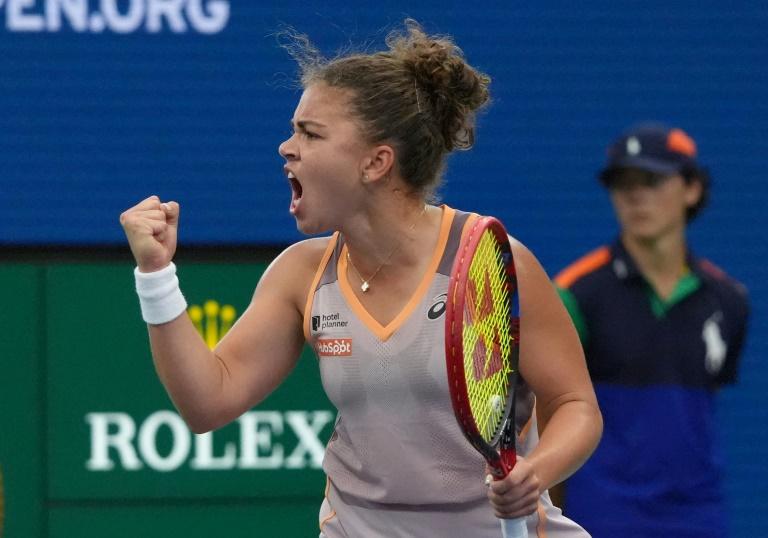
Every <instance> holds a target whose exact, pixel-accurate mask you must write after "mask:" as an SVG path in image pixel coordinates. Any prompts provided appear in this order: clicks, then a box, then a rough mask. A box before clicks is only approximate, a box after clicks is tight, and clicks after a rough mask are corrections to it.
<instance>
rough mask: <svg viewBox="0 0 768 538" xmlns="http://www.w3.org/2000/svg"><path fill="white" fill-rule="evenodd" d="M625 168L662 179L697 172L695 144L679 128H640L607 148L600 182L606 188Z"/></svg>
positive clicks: (636, 128)
mask: <svg viewBox="0 0 768 538" xmlns="http://www.w3.org/2000/svg"><path fill="white" fill-rule="evenodd" d="M624 168H636V169H639V170H644V171H646V172H651V173H653V174H658V175H660V176H671V175H675V174H681V173H683V171H684V170H686V169H688V170H690V169H698V168H699V167H698V164H697V163H696V143H695V142H694V141H693V139H692V138H691V137H690V136H688V134H687V133H686V132H685V131H683V130H682V129H679V128H673V127H668V126H666V125H663V124H660V123H643V124H640V125H637V126H635V127H633V128H631V129H630V130H628V131H627V132H625V133H624V134H622V135H621V136H620V137H619V138H618V139H616V140H615V141H614V142H613V143H612V144H611V145H610V146H609V147H608V158H607V161H606V164H605V168H604V169H603V170H602V171H601V172H600V174H599V175H598V178H599V179H600V181H601V182H602V183H603V185H606V186H607V185H609V184H610V183H611V180H612V178H613V177H614V175H615V173H616V172H617V171H618V170H621V169H624Z"/></svg>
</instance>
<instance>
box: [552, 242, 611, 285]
mask: <svg viewBox="0 0 768 538" xmlns="http://www.w3.org/2000/svg"><path fill="white" fill-rule="evenodd" d="M609 261H611V250H610V249H609V248H608V247H600V248H598V249H596V250H593V251H592V252H590V253H589V254H587V255H585V256H584V257H582V258H580V259H579V260H577V261H575V262H574V263H572V264H571V265H569V266H568V267H566V268H565V269H563V270H562V271H560V273H559V274H558V275H557V276H556V277H555V284H557V285H558V286H560V287H561V288H568V287H570V286H571V284H573V283H574V282H576V281H577V280H578V279H580V278H581V277H583V276H584V275H586V274H589V273H591V272H592V271H595V270H596V269H598V268H600V267H602V266H603V265H605V264H606V263H608V262H609Z"/></svg>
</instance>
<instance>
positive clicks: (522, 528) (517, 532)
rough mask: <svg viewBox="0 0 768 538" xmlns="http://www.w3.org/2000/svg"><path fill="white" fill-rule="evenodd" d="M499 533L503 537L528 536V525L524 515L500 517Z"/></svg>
mask: <svg viewBox="0 0 768 538" xmlns="http://www.w3.org/2000/svg"><path fill="white" fill-rule="evenodd" d="M499 521H501V535H502V536H503V537H504V538H528V526H527V525H526V524H525V518H524V517H518V518H515V519H500V520H499Z"/></svg>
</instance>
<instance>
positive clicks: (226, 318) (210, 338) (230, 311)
mask: <svg viewBox="0 0 768 538" xmlns="http://www.w3.org/2000/svg"><path fill="white" fill-rule="evenodd" d="M187 313H188V314H189V318H190V319H191V320H192V323H193V324H194V325H195V327H196V328H197V331H198V332H199V333H200V334H201V335H202V337H203V340H205V343H206V344H208V347H209V348H211V349H213V348H214V347H216V344H218V343H219V340H221V339H222V337H223V336H224V335H225V334H227V331H229V329H230V328H232V324H233V323H235V319H236V318H237V311H236V310H235V307H234V306H232V305H229V304H225V305H220V304H219V303H218V301H214V300H213V299H209V300H207V301H205V303H203V306H200V305H196V304H193V305H190V307H189V308H187Z"/></svg>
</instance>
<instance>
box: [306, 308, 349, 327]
mask: <svg viewBox="0 0 768 538" xmlns="http://www.w3.org/2000/svg"><path fill="white" fill-rule="evenodd" d="M347 325H349V322H348V321H346V320H344V319H341V314H339V313H338V312H334V313H333V314H320V315H319V316H312V331H313V332H317V331H324V330H326V329H343V328H344V327H346V326H347Z"/></svg>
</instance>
